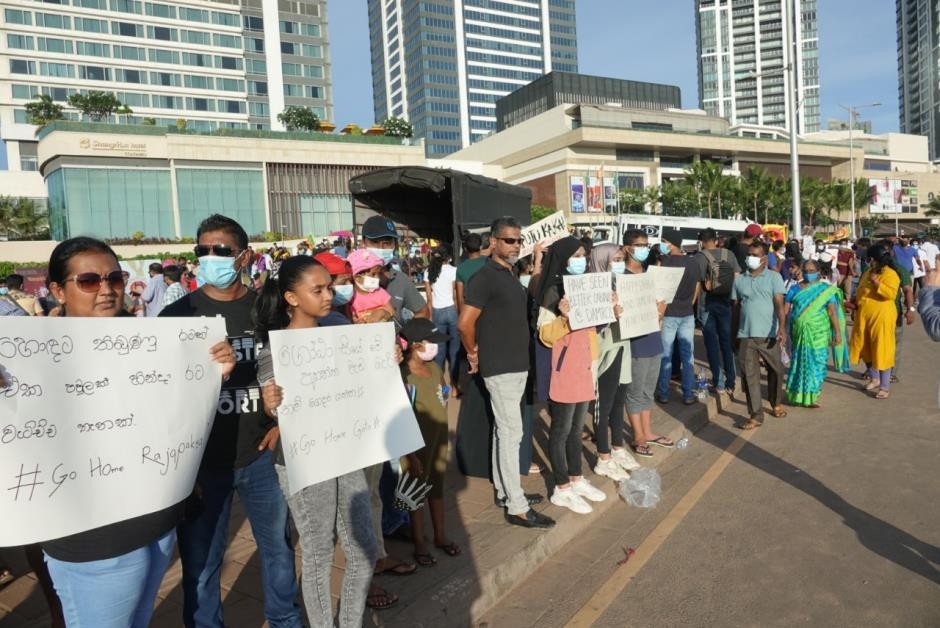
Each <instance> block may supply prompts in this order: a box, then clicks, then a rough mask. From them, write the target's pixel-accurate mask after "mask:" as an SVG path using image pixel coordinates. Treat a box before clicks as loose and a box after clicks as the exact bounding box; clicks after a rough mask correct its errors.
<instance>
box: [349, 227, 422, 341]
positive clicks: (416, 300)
mask: <svg viewBox="0 0 940 628" xmlns="http://www.w3.org/2000/svg"><path fill="white" fill-rule="evenodd" d="M362 241H363V244H365V246H366V248H367V249H369V251H370V252H371V253H373V254H374V255H375V256H376V257H378V258H380V259H381V260H382V261H383V262H384V263H385V266H384V267H383V269H382V276H381V277H380V278H379V280H380V282H381V285H382V287H383V288H385V290H386V292H388V293H389V294H390V295H391V296H392V305H393V306H395V313H396V314H395V318H396V320H397V321H398V322H399V323H400V324H401V323H404V322H405V318H403V316H402V312H403V311H404V310H408V312H410V313H412V314H413V315H414V317H415V318H431V308H429V307H428V302H427V300H425V298H424V297H423V296H421V293H420V292H418V289H417V287H415V284H414V281H412V280H411V278H410V277H409V276H408V275H407V274H405V273H403V272H401V271H399V270H395V269H394V268H392V267H391V264H392V259H393V258H394V257H395V249H396V248H397V246H398V232H397V231H395V223H394V222H392V221H391V220H389V219H388V218H384V217H382V216H372V217H370V218H369V219H367V220H366V221H365V222H364V223H363V224H362Z"/></svg>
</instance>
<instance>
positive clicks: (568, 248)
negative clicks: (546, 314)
mask: <svg viewBox="0 0 940 628" xmlns="http://www.w3.org/2000/svg"><path fill="white" fill-rule="evenodd" d="M582 246H583V245H582V244H581V241H580V240H578V239H577V238H575V237H574V236H568V237H566V238H562V239H561V240H558V241H557V242H555V243H553V244H552V245H551V246H550V247H549V248H548V252H547V253H546V254H545V257H544V258H543V259H542V275H541V277H540V278H539V294H538V297H537V298H536V303H537V304H538V305H539V307H544V308H545V309H547V310H550V311H552V312H555V313H557V311H558V302H559V301H561V298H562V297H563V296H565V285H564V279H563V277H564V274H565V269H566V268H567V267H568V258H570V257H571V256H572V255H574V253H575V251H577V250H578V249H580V248H581V247H582Z"/></svg>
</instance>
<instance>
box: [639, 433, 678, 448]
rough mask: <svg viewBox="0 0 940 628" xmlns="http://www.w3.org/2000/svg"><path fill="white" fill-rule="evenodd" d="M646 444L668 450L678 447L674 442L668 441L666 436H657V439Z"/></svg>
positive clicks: (652, 439)
mask: <svg viewBox="0 0 940 628" xmlns="http://www.w3.org/2000/svg"><path fill="white" fill-rule="evenodd" d="M646 444H647V445H656V446H658V447H665V448H666V449H669V448H671V447H675V446H676V444H675V443H674V442H672V440H671V439H668V438H666V437H665V436H657V437H656V438H651V439H650V440H648V441H646Z"/></svg>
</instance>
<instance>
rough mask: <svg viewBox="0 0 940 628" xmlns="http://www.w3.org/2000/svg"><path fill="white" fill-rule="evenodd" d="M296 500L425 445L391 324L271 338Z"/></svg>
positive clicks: (289, 333) (283, 440)
mask: <svg viewBox="0 0 940 628" xmlns="http://www.w3.org/2000/svg"><path fill="white" fill-rule="evenodd" d="M270 339H271V355H272V357H273V359H274V378H275V380H276V381H277V383H278V384H279V385H280V386H281V387H282V388H283V390H284V402H283V403H282V404H281V405H280V407H278V409H277V416H278V425H279V426H280V428H281V443H282V445H283V446H284V457H285V460H286V462H287V481H288V486H289V487H290V492H291V494H294V493H296V492H297V491H299V490H301V489H303V488H305V487H307V486H310V485H311V484H316V483H318V482H323V481H325V480H329V479H331V478H335V477H338V476H340V475H343V474H345V473H349V472H350V471H355V470H356V469H363V468H365V467H368V466H372V465H374V464H377V463H379V462H385V461H386V460H392V459H395V458H399V457H400V456H403V455H405V454H409V453H411V452H413V451H415V450H417V449H420V448H421V447H423V446H424V440H423V439H422V438H421V431H420V430H419V429H418V422H417V420H416V419H415V414H414V410H412V407H411V403H410V402H409V400H408V395H407V394H406V393H405V386H404V384H402V380H401V372H400V370H399V368H398V360H397V359H396V357H395V327H394V324H393V323H376V324H370V325H344V326H341V327H321V328H312V329H291V330H283V331H273V332H271V336H270Z"/></svg>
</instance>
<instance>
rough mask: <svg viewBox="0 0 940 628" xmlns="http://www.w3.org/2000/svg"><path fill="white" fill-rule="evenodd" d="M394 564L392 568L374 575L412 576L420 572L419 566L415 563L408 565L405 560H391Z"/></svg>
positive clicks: (375, 572) (376, 572)
mask: <svg viewBox="0 0 940 628" xmlns="http://www.w3.org/2000/svg"><path fill="white" fill-rule="evenodd" d="M390 560H391V561H392V564H391V566H390V567H386V568H385V569H382V570H380V571H374V572H372V573H373V575H376V576H381V575H384V574H388V575H390V576H410V575H412V574H414V573H415V572H417V571H418V566H417V565H415V564H414V563H406V562H405V561H403V560H397V559H394V558H392V559H390Z"/></svg>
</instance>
